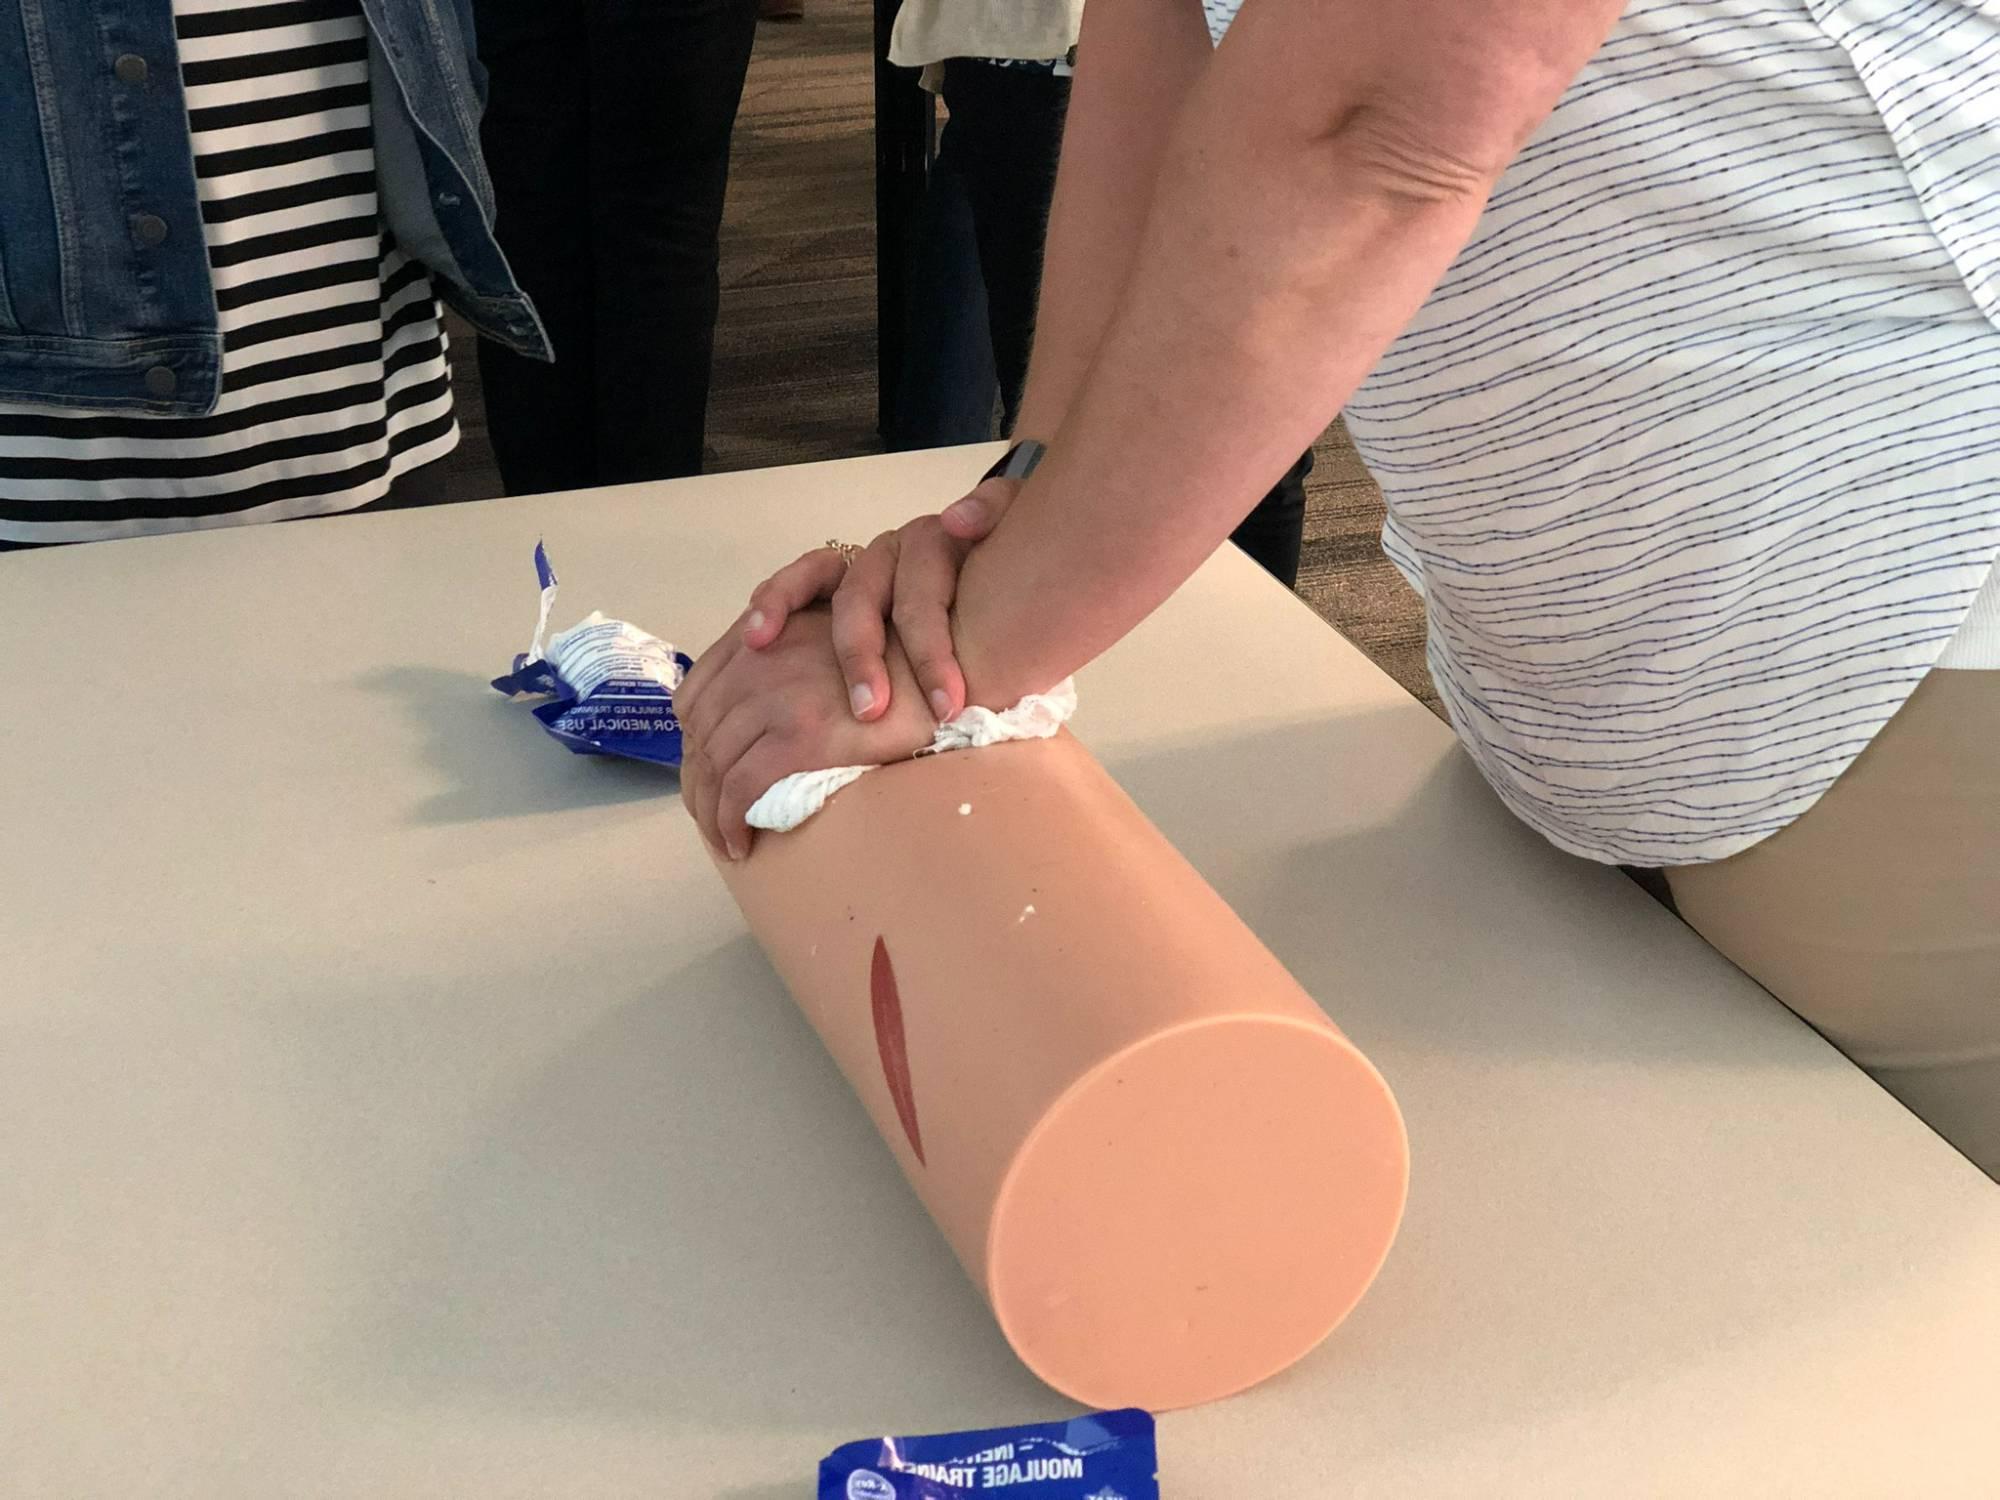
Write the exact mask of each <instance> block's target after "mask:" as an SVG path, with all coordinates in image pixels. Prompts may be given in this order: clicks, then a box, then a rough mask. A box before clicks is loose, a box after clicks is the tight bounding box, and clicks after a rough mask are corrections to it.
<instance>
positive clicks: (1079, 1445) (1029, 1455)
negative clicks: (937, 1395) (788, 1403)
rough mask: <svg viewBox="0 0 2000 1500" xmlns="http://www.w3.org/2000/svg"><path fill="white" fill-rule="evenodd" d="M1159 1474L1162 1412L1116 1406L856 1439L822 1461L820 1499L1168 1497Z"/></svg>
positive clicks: (1154, 1499)
mask: <svg viewBox="0 0 2000 1500" xmlns="http://www.w3.org/2000/svg"><path fill="white" fill-rule="evenodd" d="M1158 1474H1159V1463H1158V1461H1157V1458H1156V1455H1155V1449H1154V1443H1153V1419H1152V1417H1151V1416H1150V1415H1149V1414H1148V1413H1146V1412H1143V1411H1108V1412H1100V1413H1099V1414H1098V1415H1096V1416H1091V1417H1078V1418H1076V1419H1075V1420H1074V1421H1069V1422H1042V1423H1037V1424H1034V1425H1031V1426H1026V1427H992V1428H988V1429H986V1430H985V1431H983V1432H942V1433H936V1434H934V1435H932V1436H929V1437H884V1438H866V1439H864V1440H862V1441H861V1442H858V1443H847V1444H845V1445H843V1446H842V1447H839V1448H836V1449H834V1451H833V1452H832V1453H830V1454H828V1455H827V1457H826V1458H824V1459H823V1460H821V1462H820V1466H819V1500H980V1497H985V1496H1001V1497H1003V1500H1160V1485H1159V1478H1158Z"/></svg>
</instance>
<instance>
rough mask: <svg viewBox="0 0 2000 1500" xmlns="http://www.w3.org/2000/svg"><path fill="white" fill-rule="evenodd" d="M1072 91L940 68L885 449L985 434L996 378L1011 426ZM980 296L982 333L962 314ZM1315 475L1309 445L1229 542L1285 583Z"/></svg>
mask: <svg viewBox="0 0 2000 1500" xmlns="http://www.w3.org/2000/svg"><path fill="white" fill-rule="evenodd" d="M1069 90H1070V80H1069V79H1068V78H1059V77H1056V76H1055V75H1054V74H1051V73H1048V72H1045V71H1042V70H1039V69H1033V68H1003V67H996V66H994V65H993V64H991V63H984V62H976V61H970V60H964V59H954V60H953V61H951V62H949V63H947V64H946V65H945V73H944V100H945V106H946V108H947V109H948V110H949V111H950V119H949V120H948V121H947V122H946V124H945V127H944V132H943V135H942V137H941V138H940V140H939V142H938V156H937V161H936V163H935V165H934V168H933V171H932V176H931V185H930V191H929V193H928V195H927V198H928V201H927V202H926V204H925V205H924V210H923V212H922V213H921V215H920V216H919V225H920V231H921V233H923V235H924V236H925V240H924V242H923V243H922V244H920V245H919V246H918V247H917V254H916V256H915V257H914V259H915V265H916V269H915V273H914V275H913V277H912V281H911V285H912V303H913V305H912V306H911V307H910V309H909V312H908V318H909V324H910V333H909V338H908V340H907V343H906V347H907V348H908V350H909V351H910V358H909V363H908V365H907V367H906V369H905V372H904V376H903V379H902V382H901V384H900V386H899V388H898V393H897V400H896V403H895V412H894V420H893V422H892V424H891V430H890V440H891V446H894V447H902V448H919V447H937V446H942V445H945V444H951V443H972V442H979V441H980V440H982V439H985V438H990V437H991V436H992V435H993V428H992V421H993V417H992V413H993V393H994V390H995V388H996V386H997V390H998V395H999V403H1000V409H1001V419H1002V423H1003V425H1002V428H1001V430H1002V431H1003V432H1011V431H1012V430H1013V427H1014V419H1015V417H1016V415H1017V414H1018V412H1019V410H1020V405H1021V391H1022V387H1023V386H1025V385H1026V384H1027V379H1028V356H1029V352H1030V350H1031V348H1032V346H1033V344H1034V337H1035V305H1036V302H1037V301H1038V300H1039V298H1040V296H1041V285H1042V249H1043V242H1044V241H1045V239H1046V238H1047V235H1048V222H1049V205H1050V204H1051V202H1052V201H1053V200H1054V198H1055V185H1056V161H1057V158H1058V157H1059V156H1060V155H1061V152H1062V133H1063V121H1064V119H1065V117H1066V116H1067V114H1068V112H1069ZM968 221H969V222H968ZM975 258H976V263H975V264H971V265H968V264H967V262H968V261H973V260H975ZM982 295H983V300H984V303H985V312H986V316H985V327H984V329H983V330H980V329H978V328H977V327H976V325H974V324H969V322H968V320H967V318H966V317H965V310H966V309H967V307H968V306H971V305H974V302H973V299H974V298H975V297H980V296H982ZM980 332H983V333H984V336H985V337H984V339H983V341H980V340H978V339H977V334H978V333H980ZM982 344H983V347H982V346H981V345H982ZM1311 471H1312V454H1311V453H1310V452H1307V453H1306V454H1305V455H1304V456H1303V457H1301V458H1300V459H1299V461H1298V462H1297V463H1296V464H1294V465H1293V466H1292V468H1291V469H1290V471H1289V472H1288V473H1287V474H1286V475H1285V477H1284V478H1283V479H1281V480H1279V481H1278V484H1277V486H1276V487H1275V488H1274V489H1272V491H1271V492H1270V494H1268V495H1266V496H1265V497H1264V499H1263V500H1261V501H1259V502H1258V505H1257V508H1256V510H1255V511H1253V512H1252V513H1251V514H1250V516H1249V518H1248V519H1246V520H1245V521H1244V523H1243V524H1242V525H1241V526H1240V527H1238V528H1237V530H1236V534H1235V536H1234V537H1233V538H1232V540H1234V541H1235V542H1236V544H1237V545H1238V546H1239V547H1241V548H1242V549H1243V550H1244V551H1245V552H1247V553H1249V554H1250V556H1251V557H1252V558H1254V559H1255V560H1256V561H1257V562H1258V563H1260V564H1262V565H1263V567H1264V568H1265V570H1266V571H1268V572H1269V573H1271V574H1272V575H1273V576H1274V577H1276V578H1277V579H1278V580H1279V581H1280V582H1282V583H1284V584H1285V585H1286V586H1287V587H1290V586H1291V585H1293V584H1294V583H1296V582H1297V581H1298V574H1299V551H1300V546H1301V542H1302V539H1303V536H1304V532H1305V513H1306V491H1305V480H1306V475H1307V474H1309V473H1310V472H1311Z"/></svg>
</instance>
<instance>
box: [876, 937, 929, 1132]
mask: <svg viewBox="0 0 2000 1500" xmlns="http://www.w3.org/2000/svg"><path fill="white" fill-rule="evenodd" d="M868 992H869V994H870V996H871V997H872V998H873V1000H874V1003H875V1048H876V1050H877V1051H878V1052H880V1053H881V1054H882V1076H883V1078H884V1079H886V1080H887V1081H888V1084H889V1097H890V1098H891V1099H893V1100H894V1101H895V1103H896V1118H897V1119H899V1120H901V1121H902V1122H903V1134H904V1135H906V1136H908V1137H909V1138H910V1149H911V1150H912V1151H914V1152H916V1154H917V1161H918V1162H919V1164H926V1163H924V1136H923V1132H922V1131H921V1130H919V1129H918V1128H917V1094H916V1090H915V1089H914V1088H913V1087H911V1084H910V1049H909V1045H908V1044H907V1043H906V1042H905V1041H904V1040H903V997H902V996H901V995H900V994H899V993H897V990H896V969H895V966H894V965H893V964H891V963H890V962H889V945H888V944H887V943H886V942H884V941H883V940H882V939H881V938H879V937H878V938H877V939H875V963H874V967H873V970H872V972H871V973H870V974H869V976H868Z"/></svg>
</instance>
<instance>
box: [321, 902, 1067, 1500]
mask: <svg viewBox="0 0 2000 1500" xmlns="http://www.w3.org/2000/svg"><path fill="white" fill-rule="evenodd" d="M650 988H651V989H652V994H651V997H650V998H649V999H647V1000H645V1001H644V1002H643V1003H634V1004H628V1005H625V1006H623V1007H621V1008H619V1009H617V1010H615V1011H613V1012H611V1013H610V1014H608V1015H607V1016H606V1017H605V1019H603V1020H602V1021H601V1022H600V1023H599V1024H598V1025H597V1026H596V1027H595V1028H594V1029H592V1030H590V1031H588V1032H586V1033H584V1034H582V1035H580V1036H579V1037H578V1038H577V1039H576V1040H575V1042H574V1044H573V1045H572V1046H570V1048H569V1049H568V1050H567V1051H566V1052H565V1053H563V1054H562V1055H561V1056H560V1057H558V1058H556V1059H554V1060H553V1061H552V1062H551V1063H549V1065H548V1066H547V1067H546V1068H545V1069H544V1070H543V1071H542V1072H541V1073H540V1074H539V1075H538V1076H537V1077H535V1078H534V1079H533V1080H532V1081H531V1082H530V1083H528V1084H527V1085H526V1086H524V1087H523V1088H521V1089H520V1090H519V1091H518V1092H517V1093H516V1094H515V1096H514V1097H512V1098H511V1099H509V1100H508V1101H507V1103H506V1105H505V1107H504V1108H501V1109H499V1110H498V1111H496V1112H495V1113H494V1114H493V1115H492V1116H491V1118H490V1119H489V1120H488V1121H487V1123H486V1126H485V1128H484V1130H483V1131H482V1132H481V1133H480V1134H479V1135H478V1136H477V1138H476V1139H475V1140H474V1141H473V1143H472V1144H471V1145H469V1146H468V1147H467V1148H466V1150H465V1151H464V1153H463V1155H462V1156H461V1158H460V1159H459V1160H458V1161H457V1163H456V1164H455V1166H454V1167H453V1168H452V1170H451V1171H450V1172H449V1173H448V1174H447V1175H445V1176H444V1177H442V1178H441V1179H440V1180H438V1181H437V1182H435V1184H434V1185H433V1186H432V1187H431V1188H430V1189H429V1191H428V1192H427V1193H425V1194H424V1195H423V1196H422V1197H421V1198H420V1199H419V1200H418V1201H417V1202H415V1203H414V1204H413V1205H412V1206H411V1209H410V1211H409V1213H408V1214H407V1216H406V1219H405V1223H404V1225H403V1226H402V1228H401V1231H400V1234H399V1235H397V1236H390V1237H388V1243H387V1244H386V1245H385V1247H384V1248H385V1254H386V1255H387V1257H388V1260H387V1263H386V1265H385V1267H384V1269H383V1270H382V1271H381V1272H380V1273H379V1275H378V1277H377V1278H376V1281H377V1284H378V1285H386V1286H391V1287H395V1288H397V1291H396V1294H395V1295H394V1296H392V1297H391V1298H389V1299H388V1300H387V1301H386V1302H385V1303H383V1304H382V1305H378V1306H374V1307H370V1308H364V1309H358V1310H357V1313H356V1317H355V1319H354V1320H353V1321H352V1322H351V1323H350V1324H349V1327H350V1329H351V1330H352V1331H353V1334H354V1339H353V1341H352V1342H351V1344H350V1347H349V1348H348V1349H347V1350H346V1352H345V1355H344V1359H345V1360H346V1361H348V1362H350V1363H351V1365H352V1370H351V1378H353V1379H354V1380H356V1381H357V1382H358V1384H359V1386H360V1388H362V1389H365V1390H368V1391H370V1392H372V1393H375V1395H376V1396H378V1397H379V1396H382V1395H384V1394H387V1393H394V1399H396V1400H399V1401H400V1400H409V1401H412V1402H416V1403H429V1402H435V1403H441V1404H446V1405H449V1404H452V1403H453V1402H455V1401H457V1400H458V1399H460V1398H464V1397H470V1398H472V1399H474V1400H479V1399H482V1398H487V1399H490V1398H492V1397H494V1396H498V1397H500V1398H501V1400H502V1403H503V1406H518V1407H519V1408H521V1409H524V1410H529V1411H536V1412H545V1411H551V1410H553V1411H558V1412H585V1411H587V1412H591V1413H593V1414H597V1415H609V1416H612V1417H614V1418H622V1419H627V1420H629V1419H643V1420H644V1421H646V1422H648V1423H658V1424H660V1426H661V1429H662V1431H663V1432H665V1433H668V1434H672V1433H676V1432H681V1431H688V1430H692V1431H695V1432H699V1433H704V1434H706V1433H732V1432H744V1431H752V1432H755V1431H763V1432H769V1431H774V1430H776V1431H784V1430H786V1429H800V1428H805V1429H810V1430H812V1431H815V1432H817V1431H821V1430H823V1429H824V1428H826V1427H828V1426H831V1427H832V1428H833V1429H834V1430H835V1431H837V1432H839V1433H841V1434H842V1435H843V1436H844V1437H861V1436H866V1435H867V1434H869V1433H871V1432H881V1431H887V1430H899V1431H900V1430H910V1431H922V1430H925V1428H926V1426H927V1425H929V1426H951V1425H954V1424H953V1423H952V1422H951V1420H950V1418H951V1416H952V1415H955V1414H962V1413H963V1411H964V1410H965V1407H966V1404H967V1403H968V1402H969V1401H970V1402H974V1403H987V1405H986V1406H983V1407H982V1409H991V1403H993V1402H994V1401H995V1399H996V1394H997V1396H998V1397H999V1398H1000V1401H999V1405H1000V1410H998V1411H997V1412H996V1418H995V1419H996V1420H1004V1419H1006V1417H1007V1416H1008V1409H1009V1408H1010V1407H1011V1408H1012V1409H1013V1410H1014V1411H1016V1412H1018V1413H1019V1415H1020V1416H1021V1417H1023V1418H1026V1417H1028V1416H1037V1417H1046V1416H1050V1415H1055V1414H1059V1413H1061V1412H1063V1411H1066V1410H1068V1409H1069V1408H1067V1407H1065V1406H1064V1404H1063V1403H1062V1401H1061V1399H1060V1398H1059V1397H1057V1396H1055V1395H1053V1394H1052V1393H1050V1392H1049V1391H1048V1390H1046V1389H1045V1388H1044V1387H1042V1386H1041V1385H1039V1384H1038V1383H1037V1382H1035V1381H1034V1380H1033V1379H1032V1378H1031V1377H1029V1376H1028V1375H1027V1374H1026V1373H1025V1372H1024V1371H1023V1370H1022V1369H1021V1367H1020V1366H1019V1364H1018V1363H1017V1362H1016V1361H1015V1360H1014V1357H1013V1355H1012V1354H1011V1353H1010V1352H1009V1350H1008V1349H1007V1346H1006V1344H1005V1342H1004V1341H1003V1340H1002V1338H1001V1336H1000V1334H999V1332H998V1330H997V1329H996V1327H995V1326H994V1323H993V1320H992V1318H991V1316H990V1315H989V1314H988V1313H987V1311H986V1308H985V1306H984V1304H983V1303H982V1301H981V1299H980V1298H979V1296H978V1294H977V1293H976V1292H975V1291H974V1289H973V1287H972V1285H971V1283H970V1282H969V1281H968V1279H967V1278H966V1276H965V1273H964V1272H963V1271H962V1270H961V1269H960V1268H959V1266H958V1263H957V1261H956V1260H955V1259H954V1258H953V1256H952V1254H951V1251H950V1249H949V1248H948V1247H947V1246H946V1244H945V1242H944V1240H943V1238H942V1237H941V1236H940V1235H939V1233H938V1231H937V1229H936V1228H935V1227H934V1226H933V1225H932V1224H931V1222H930V1220H929V1219H928V1218H927V1217H926V1215H925V1214H924V1211H923V1209H922V1207H921V1206H920V1205H919V1204H918V1202H917V1200H916V1198H915V1197H914V1195H913V1194H912V1193H911V1192H910V1190H909V1188H908V1186H907V1185H906V1184H905V1183H904V1182H903V1180H902V1178H901V1177H900V1176H899V1175H898V1174H897V1172H896V1169H895V1167H894V1164H893V1162H892V1160H891V1158H890V1156H889V1154H888V1152H887V1151H885V1150H884V1149H883V1147H882V1144H881V1142H880V1140H879V1139H878V1138H877V1136H876V1134H875V1130H874V1127H873V1126H872V1125H871V1124H870V1123H869V1120H868V1118H867V1116H866V1114H865V1113H864V1112H863V1110H862V1108H861V1106H860V1105H859V1104H858V1103H857V1102H856V1101H855V1100H854V1098H853V1096H852V1094H851V1093H849V1091H848V1089H847V1085H846V1083H845V1082H844V1081H843V1080H842V1079H841V1078H840V1076H839V1074H838V1072H837V1071H836V1070H835V1068H834V1066H833V1064H832V1062H831V1061H830V1060H829V1059H828V1057H827V1055H826V1053H825V1051H824V1049H823V1048H822V1047H821V1046H820V1043H819V1039H818V1038H817V1037H816V1036H815V1035H814V1034H813V1032H812V1030H811V1029H810V1028H809V1027H808V1026H807V1025H806V1023H805V1022H804V1020H803V1019H802V1018H801V1017H800V1016H799V1014H798V1012H797V1011H796V1009H795V1008H794V1007H793V1006H792V1004H791V1002H790V1000H789V999H788V998H787V997H786V995H785V993H784V990H783V988H782V986H781V985H780V983H779V981H778V979H777V976H776V975H775V974H773V973H772V972H771V970H770V968H769V966H768V965H767V964H766V963H765V961H764V959H763V957H762V955H761V954H760V953H759V952H758V951H757V949H756V947H755V945H754V944H753V943H752V942H751V941H750V939H749V938H747V937H745V938H741V939H739V940H737V941H735V942H733V943H730V944H728V945H727V946H725V947H723V948H721V949H718V950H716V951H715V952H713V953H710V954H708V955H706V956H704V957H701V958H697V959H695V960H694V961H692V962H691V963H689V964H687V965H686V966H685V967H683V968H681V969H679V970H678V971H669V972H665V973H663V974H662V976H661V978H660V979H659V981H658V983H657V985H656V986H652V987H650ZM669 1441H671V1439H669ZM813 1441H816V1439H814V1440H809V1441H807V1442H806V1443H805V1444H804V1445H803V1447H807V1448H809V1447H811V1446H812V1443H813ZM827 1446H830V1444H829V1445H827ZM822 1451H823V1449H822V1450H820V1451H812V1452H805V1451H801V1452H800V1453H799V1454H798V1455H796V1458H797V1466H798V1471H799V1473H800V1474H801V1475H802V1476H805V1475H809V1474H810V1473H811V1472H812V1466H813V1465H814V1464H816V1463H817V1462H818V1460H819V1458H820V1457H821V1452H822ZM746 1457H747V1456H746ZM769 1458H770V1456H769V1454H768V1453H765V1454H763V1455H761V1457H759V1458H755V1459H751V1460H749V1461H746V1465H745V1468H746V1472H747V1473H750V1474H755V1473H757V1472H760V1470H762V1471H766V1472H767V1471H768V1470H767V1467H766V1466H767V1465H768V1463H769ZM788 1461H789V1460H788ZM806 1483H807V1481H806V1480H805V1479H804V1478H801V1480H800V1483H799V1485H798V1486H795V1487H794V1491H793V1493H796V1492H798V1490H799V1489H801V1488H803V1487H804V1486H805V1484H806ZM752 1493H753V1494H754V1493H761V1492H755V1491H753V1492H752ZM746 1500H747V1497H746Z"/></svg>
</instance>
